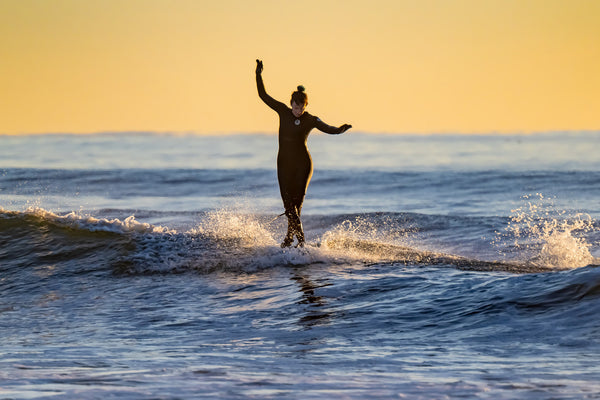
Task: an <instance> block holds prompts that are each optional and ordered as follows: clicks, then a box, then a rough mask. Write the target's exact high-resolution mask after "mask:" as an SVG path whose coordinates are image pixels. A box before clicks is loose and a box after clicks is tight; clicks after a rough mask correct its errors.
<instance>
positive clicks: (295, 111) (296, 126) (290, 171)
mask: <svg viewBox="0 0 600 400" xmlns="http://www.w3.org/2000/svg"><path fill="white" fill-rule="evenodd" d="M262 71H263V63H262V61H261V60H256V87H257V89H258V95H259V97H260V98H261V99H262V101H264V102H265V104H266V105H268V106H269V107H271V108H272V109H273V110H275V112H277V114H279V151H278V153H277V180H278V181H279V192H280V193H281V199H282V200H283V207H284V208H285V213H284V214H285V215H286V216H287V219H288V229H287V234H286V235H285V239H284V240H283V242H282V243H281V247H289V246H291V245H292V243H293V242H294V236H296V238H298V244H297V246H301V247H302V246H304V230H303V229H302V222H301V221H300V213H301V211H302V203H303V202H304V195H305V194H306V189H307V188H308V183H309V182H310V178H311V176H312V172H313V164H312V159H311V158H310V153H309V152H308V148H307V147H306V140H307V139H308V135H309V133H310V131H311V130H312V129H313V128H317V129H318V130H320V131H322V132H325V133H329V134H332V135H338V134H340V133H344V132H346V131H347V130H348V129H350V128H352V125H348V124H344V125H342V126H340V127H334V126H330V125H327V124H326V123H324V122H323V121H321V120H320V119H319V118H317V117H315V116H314V115H311V114H309V113H307V112H305V111H304V110H305V108H306V106H307V105H308V97H307V95H306V92H305V89H304V86H298V90H297V91H295V92H294V93H292V98H291V100H290V106H291V108H289V107H288V106H286V105H285V104H284V103H281V102H279V101H277V100H275V99H274V98H272V97H271V96H269V95H268V94H267V92H266V90H265V85H264V83H263V80H262Z"/></svg>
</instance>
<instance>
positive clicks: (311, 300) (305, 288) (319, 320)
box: [291, 272, 333, 329]
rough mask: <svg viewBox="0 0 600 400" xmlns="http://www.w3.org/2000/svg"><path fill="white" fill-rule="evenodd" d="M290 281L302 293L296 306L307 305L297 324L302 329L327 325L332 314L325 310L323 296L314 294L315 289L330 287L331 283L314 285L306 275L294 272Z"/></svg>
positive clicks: (325, 302)
mask: <svg viewBox="0 0 600 400" xmlns="http://www.w3.org/2000/svg"><path fill="white" fill-rule="evenodd" d="M291 279H292V280H294V281H296V282H297V283H298V285H299V286H300V291H301V292H302V298H301V300H300V301H298V304H306V305H308V307H307V309H306V315H304V316H303V317H301V318H300V319H299V320H298V322H299V324H300V325H301V326H302V327H303V328H304V329H310V328H312V327H314V326H318V325H327V324H329V323H330V322H331V319H332V317H333V313H331V312H328V311H327V308H325V306H326V305H327V301H326V299H325V298H323V296H318V295H317V294H316V293H315V289H318V288H322V287H327V286H331V285H332V283H330V282H328V281H325V282H322V283H315V282H313V281H312V280H311V279H310V276H308V275H307V274H304V273H302V274H300V273H298V272H296V274H295V275H294V276H293V277H292V278H291Z"/></svg>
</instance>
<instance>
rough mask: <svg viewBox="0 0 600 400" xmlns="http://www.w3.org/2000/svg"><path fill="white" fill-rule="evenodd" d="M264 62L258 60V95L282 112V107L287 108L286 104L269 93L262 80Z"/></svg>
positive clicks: (267, 103) (274, 108)
mask: <svg viewBox="0 0 600 400" xmlns="http://www.w3.org/2000/svg"><path fill="white" fill-rule="evenodd" d="M262 70H263V63H262V61H260V60H256V88H257V89H258V97H260V98H261V100H262V101H264V102H265V104H266V105H268V106H269V107H271V108H272V109H273V110H275V111H277V112H280V111H281V110H282V109H286V108H287V107H286V105H285V104H283V103H281V102H279V101H277V100H275V99H274V98H272V97H271V96H269V95H268V94H267V91H266V90H265V84H264V83H263V80H262Z"/></svg>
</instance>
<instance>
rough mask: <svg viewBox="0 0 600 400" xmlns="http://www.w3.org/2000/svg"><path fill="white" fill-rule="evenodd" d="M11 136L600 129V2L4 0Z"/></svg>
mask: <svg viewBox="0 0 600 400" xmlns="http://www.w3.org/2000/svg"><path fill="white" fill-rule="evenodd" d="M0 54H1V57H0V133H9V134H13V133H43V132H65V133H88V132H105V131H158V132H165V131H167V132H197V133H230V132H275V131H276V130H277V118H276V114H275V113H274V112H273V111H271V110H270V109H268V108H267V107H266V106H265V105H264V104H263V103H262V102H261V101H260V99H259V98H258V96H257V94H256V85H255V80H254V68H255V64H256V63H255V59H257V58H261V59H262V60H263V61H264V66H265V70H264V73H263V77H264V80H265V84H266V88H267V91H268V92H269V93H270V94H271V95H272V96H273V97H275V98H277V99H279V100H281V101H283V102H285V103H288V102H289V97H290V94H291V92H292V91H293V90H294V89H295V87H296V86H297V85H298V84H303V85H304V86H305V87H306V88H307V92H308V95H309V107H308V109H307V110H308V111H309V112H311V113H312V114H315V115H318V116H320V117H321V118H322V119H323V120H324V121H325V122H327V123H329V124H332V125H341V124H342V123H351V124H353V125H354V128H355V129H354V130H355V131H361V132H391V133H421V132H423V133H425V132H457V133H460V132H465V133H469V132H477V133H486V132H532V131H547V130H553V131H554V130H597V129H600V1H597V0H410V1H409V0H371V1H365V0H361V1H355V0H343V1H332V0H305V1H288V0H277V1H275V0H273V1H271V0H257V1H248V0H239V1H237V0H219V1H214V0H211V1H204V0H101V1H82V0H47V1H45V0H0Z"/></svg>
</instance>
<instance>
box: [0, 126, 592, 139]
mask: <svg viewBox="0 0 600 400" xmlns="http://www.w3.org/2000/svg"><path fill="white" fill-rule="evenodd" d="M349 133H353V134H360V135H389V136H395V135H396V136H492V135H498V136H526V135H543V134H575V133H577V134H585V133H600V128H599V129H554V130H530V131H525V130H523V131H518V130H514V131H494V130H490V131H472V132H471V131H468V132H459V131H456V132H455V131H431V132H391V131H379V132H371V131H350V132H349ZM277 134H278V133H277V132H276V131H272V132H266V131H249V132H243V131H229V132H210V133H209V132H198V131H192V130H188V131H153V130H100V131H87V132H52V131H50V132H18V133H13V132H9V133H5V132H0V136H79V135H81V136H103V135H105V136H114V135H131V136H134V135H139V136H142V135H148V136H150V135H156V136H160V135H164V136H207V137H211V136H212V137H214V136H249V135H265V136H276V135H277Z"/></svg>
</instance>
